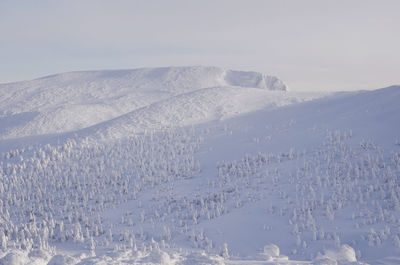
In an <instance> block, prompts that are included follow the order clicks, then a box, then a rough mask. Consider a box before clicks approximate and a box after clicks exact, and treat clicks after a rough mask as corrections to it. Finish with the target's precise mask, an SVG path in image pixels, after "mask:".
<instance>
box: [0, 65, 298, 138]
mask: <svg viewBox="0 0 400 265" xmlns="http://www.w3.org/2000/svg"><path fill="white" fill-rule="evenodd" d="M209 88H213V89H212V92H211V90H210V92H211V93H208V92H207V91H205V92H203V91H201V90H203V89H209ZM218 88H219V89H220V90H222V91H221V92H218V91H217V90H218ZM239 88H242V89H243V91H240V89H239ZM249 88H252V89H249ZM227 90H231V91H228V93H227V94H226V95H224V93H225V92H226V91H227ZM257 90H259V91H257ZM271 90H279V91H286V90H287V87H286V85H285V84H284V83H283V82H282V81H281V80H279V79H277V78H276V77H273V76H267V75H263V74H260V73H256V72H240V71H233V70H224V69H222V68H217V67H200V66H199V67H165V68H146V69H135V70H115V71H111V70H110V71H87V72H71V73H64V74H58V75H53V76H48V77H43V78H40V79H36V80H32V81H24V82H17V83H11V84H3V85H0V121H1V123H2V125H3V126H2V129H1V131H2V135H1V137H2V138H3V139H11V138H19V137H24V136H32V135H42V134H51V133H61V132H67V131H74V130H78V129H83V128H86V127H89V126H92V125H95V124H97V123H100V122H104V121H108V120H110V119H112V118H116V117H119V116H121V115H124V114H127V113H130V112H134V111H137V110H139V109H141V110H140V113H141V114H142V113H143V108H145V107H149V106H150V105H152V104H154V103H158V102H160V101H165V100H169V101H168V102H169V103H170V104H172V105H176V104H181V102H179V101H182V100H183V99H184V98H187V97H191V96H190V95H186V94H191V93H193V92H197V94H201V95H199V97H201V98H200V99H196V98H193V99H192V101H197V102H195V104H196V103H197V105H194V106H193V108H194V109H196V108H202V107H205V106H198V105H203V100H204V101H205V102H204V103H205V104H207V103H206V102H210V101H212V102H213V104H212V106H210V107H211V109H210V110H206V109H202V110H201V113H199V115H198V117H197V119H196V118H193V117H192V116H193V113H192V114H189V117H185V112H180V113H179V115H178V116H177V117H171V116H173V115H175V116H176V115H177V113H173V112H172V113H170V119H168V120H167V121H165V122H167V123H170V122H171V119H172V120H175V119H178V120H182V119H188V120H190V123H192V124H196V123H199V122H204V121H208V120H210V119H213V118H215V116H218V115H219V114H218V113H217V112H218V111H217V109H218V108H220V109H221V110H222V111H223V109H224V108H226V106H224V105H221V106H219V105H218V104H223V102H222V101H221V100H222V99H218V98H217V99H216V98H213V97H222V98H223V97H225V96H231V95H232V94H236V96H239V97H243V96H244V97H246V98H247V102H246V103H248V104H249V106H250V107H245V108H240V107H243V106H240V107H239V108H236V109H233V110H232V113H228V114H227V116H229V115H230V116H232V115H233V114H235V113H243V112H247V111H251V110H254V109H255V107H254V106H253V105H254V103H256V104H257V107H258V108H260V107H263V106H265V105H267V104H268V103H270V100H269V101H266V102H265V104H260V102H259V97H260V96H261V98H262V99H268V98H269V93H268V92H269V91H271ZM239 93H240V95H238V94H239ZM185 95H186V96H185ZM192 96H194V95H192ZM175 97H177V101H178V102H176V104H175V103H174V98H175ZM182 97H183V99H182ZM218 100H219V101H218ZM293 100H295V99H293ZM254 101H256V102H254ZM232 103H234V102H232ZM171 107H173V106H169V107H168V106H166V108H171ZM177 107H182V105H178V106H177ZM228 107H229V106H228ZM185 108H186V110H188V111H191V109H190V108H187V104H186V107H185ZM151 111H152V110H151V108H150V112H151ZM165 114H166V115H167V114H168V113H165ZM145 115H147V116H151V115H152V114H151V113H149V114H147V113H145ZM221 115H223V114H221ZM221 115H220V116H221ZM150 118H151V117H150ZM141 121H143V122H147V121H148V118H147V117H146V118H144V119H141ZM154 122H159V120H157V119H156V120H154ZM162 122H163V121H161V124H160V126H161V127H165V124H162ZM165 122H164V123H165ZM186 124H188V122H186V123H179V124H177V125H178V126H180V125H186ZM169 125H171V126H173V125H174V123H170V124H169ZM160 126H157V125H156V124H155V125H152V126H150V127H160Z"/></svg>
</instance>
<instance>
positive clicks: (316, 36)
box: [0, 0, 400, 90]
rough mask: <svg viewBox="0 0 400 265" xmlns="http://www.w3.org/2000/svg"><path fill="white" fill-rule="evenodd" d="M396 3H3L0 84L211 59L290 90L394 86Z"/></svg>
mask: <svg viewBox="0 0 400 265" xmlns="http://www.w3.org/2000/svg"><path fill="white" fill-rule="evenodd" d="M399 47H400V1H399V0H386V1H385V0H376V1H370V0H343V1H341V0H335V1H329V0H304V1H303V0H276V1H269V0H241V1H239V0H237V1H236V0H201V1H200V0H199V1H195V0H181V1H178V0H168V1H167V0H159V1H153V0H143V1H139V0H137V1H135V0H130V1H122V0H112V1H111V0H109V1H101V0H95V1H94V0H93V1H89V0H79V1H75V0H58V1H54V0H47V1H45V0H43V1H41V0H37V1H33V0H31V1H20V0H0V83H4V82H11V81H17V80H25V79H33V78H37V77H40V76H44V75H49V74H54V73H59V72H67V71H76V70H95V69H125V68H139V67H149V66H179V65H213V66H222V67H225V68H232V69H236V70H253V71H260V72H263V73H266V74H273V75H277V76H278V77H280V78H281V79H283V80H284V81H285V82H286V83H287V84H288V85H289V87H290V89H291V90H328V89H335V90H349V89H372V88H379V87H384V86H388V85H391V84H400V48H399Z"/></svg>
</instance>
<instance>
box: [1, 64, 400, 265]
mask: <svg viewBox="0 0 400 265" xmlns="http://www.w3.org/2000/svg"><path fill="white" fill-rule="evenodd" d="M277 90H279V91H277ZM0 91H1V93H0V110H1V116H0V125H1V126H0V264H74V265H75V264H378V263H379V264H398V263H399V261H400V222H399V220H400V179H399V176H400V134H399V132H400V115H399V113H400V104H398V102H400V87H399V86H393V87H388V88H385V89H379V90H375V91H360V92H352V93H334V94H329V95H328V94H325V95H323V94H310V93H293V92H290V91H286V87H285V86H284V85H283V83H282V82H281V81H279V80H278V79H276V78H273V77H268V76H265V75H262V74H258V73H253V72H238V71H232V70H223V69H220V68H214V67H183V68H179V67H178V68H155V69H138V70H122V71H121V70H119V71H94V72H76V73H66V74H60V75H55V76H51V77H45V78H41V79H37V80H33V81H26V82H19V83H13V84H4V85H1V86H0ZM48 133H53V135H46V134H48ZM21 137H23V138H21Z"/></svg>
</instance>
